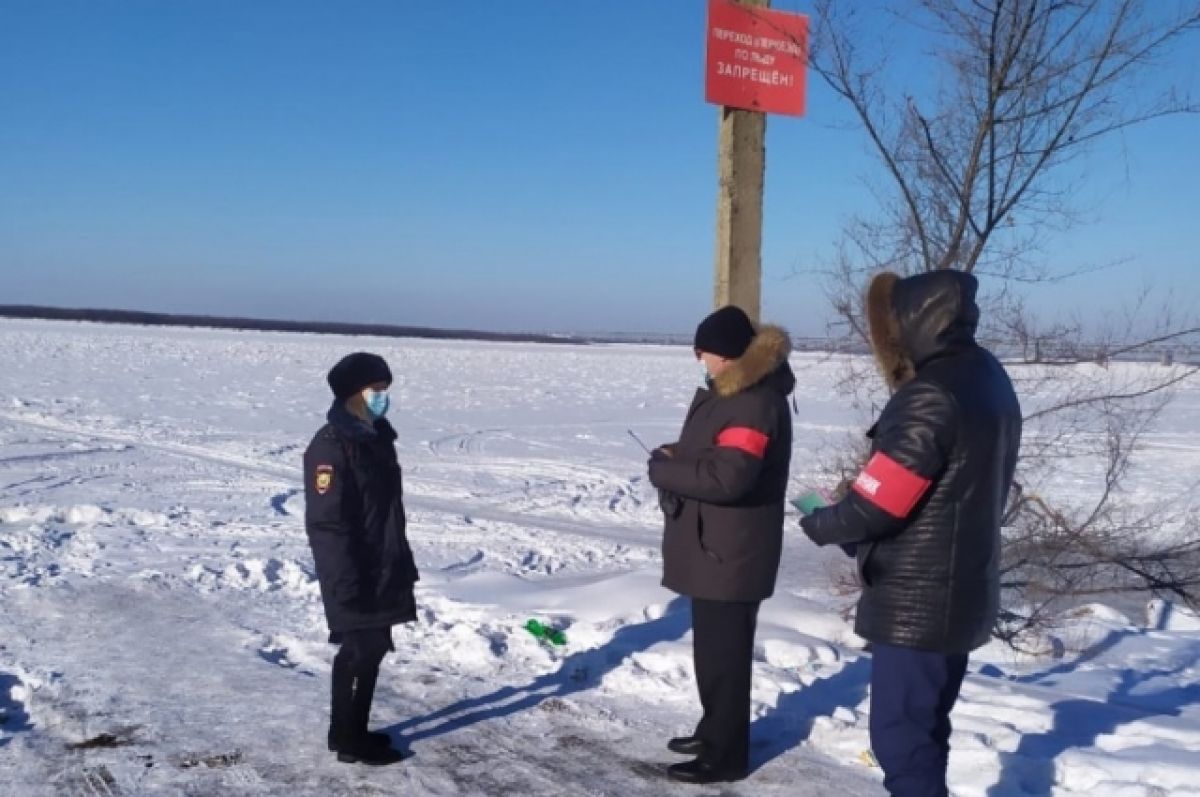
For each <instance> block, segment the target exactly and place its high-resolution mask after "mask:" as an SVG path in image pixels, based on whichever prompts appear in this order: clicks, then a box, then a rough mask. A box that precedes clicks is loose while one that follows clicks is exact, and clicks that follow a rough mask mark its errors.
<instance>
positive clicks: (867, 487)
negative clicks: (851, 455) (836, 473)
mask: <svg viewBox="0 0 1200 797" xmlns="http://www.w3.org/2000/svg"><path fill="white" fill-rule="evenodd" d="M931 484H933V482H931V481H930V480H929V479H926V478H925V477H923V476H919V475H917V474H916V473H913V472H912V471H911V470H909V469H908V468H906V467H904V466H903V465H901V464H900V463H899V462H897V461H896V460H894V459H892V458H891V457H889V456H888V455H887V454H884V453H883V452H882V451H881V452H879V453H877V454H875V456H873V457H871V461H870V462H868V463H867V467H866V468H864V469H863V472H862V473H860V474H858V478H857V479H855V480H854V492H856V493H858V494H859V495H861V496H862V497H863V498H865V499H867V500H868V501H870V502H871V503H872V504H874V505H875V506H877V507H879V508H880V509H882V510H883V511H884V512H887V513H888V514H889V515H891V516H892V517H898V518H906V517H908V513H909V512H911V511H912V509H913V507H914V506H916V505H917V502H918V501H920V500H921V496H923V495H925V492H926V491H927V490H928V489H929V486H930V485H931Z"/></svg>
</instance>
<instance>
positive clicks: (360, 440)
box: [304, 352, 417, 764]
mask: <svg viewBox="0 0 1200 797" xmlns="http://www.w3.org/2000/svg"><path fill="white" fill-rule="evenodd" d="M328 381H329V386H330V388H332V390H333V395H334V401H333V406H332V407H330V409H329V413H328V415H327V416H326V417H327V420H328V423H327V424H325V426H323V427H321V429H320V431H318V432H317V434H316V436H315V437H313V440H312V443H310V444H309V446H308V449H307V450H306V451H305V452H304V494H305V501H306V503H305V514H304V520H305V528H306V530H307V532H308V541H309V544H310V545H311V546H312V552H313V559H314V560H315V562H316V566H317V578H318V580H319V581H320V584H321V600H322V602H323V603H324V606H325V619H326V621H327V622H328V624H329V630H330V635H329V640H330V641H331V642H335V643H339V644H340V645H341V648H340V649H339V651H338V653H337V655H336V656H335V657H334V659H333V700H332V703H333V705H332V710H331V715H330V723H329V738H328V742H329V749H330V750H334V751H336V752H337V754H338V755H337V757H338V760H339V761H344V762H347V763H354V762H362V763H366V764H390V763H393V762H395V761H399V760H401V759H402V758H403V757H404V754H403V753H402V752H400V751H397V750H394V749H392V747H391V741H390V739H389V738H388V736H387V735H386V734H383V733H370V732H368V731H367V721H368V718H369V716H370V712H371V700H372V698H373V697H374V694H375V682H376V679H377V678H378V676H379V664H380V662H382V661H383V657H384V656H385V655H386V654H387V652H388V651H389V650H393V649H394V648H393V647H392V636H391V627H392V626H393V625H395V624H397V623H408V622H412V621H413V620H415V619H416V604H415V601H414V598H413V584H414V583H415V582H416V580H417V568H416V565H415V564H414V563H413V555H412V550H411V549H410V548H409V545H408V538H407V536H406V534H405V518H404V504H403V500H402V497H403V488H402V485H401V475H400V464H399V462H398V461H397V458H396V448H395V440H396V431H395V430H394V429H393V428H392V425H391V424H390V423H388V422H387V420H386V419H385V418H384V414H385V413H386V412H387V408H388V394H387V388H388V386H389V385H390V384H391V381H392V374H391V371H390V370H389V369H388V366H387V363H386V362H384V360H383V358H382V357H379V356H377V355H374V354H367V353H365V352H357V353H355V354H350V355H348V356H346V357H344V358H343V359H342V360H341V361H339V362H338V363H337V365H335V366H334V367H333V369H332V370H330V372H329V376H328Z"/></svg>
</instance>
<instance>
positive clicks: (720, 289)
mask: <svg viewBox="0 0 1200 797" xmlns="http://www.w3.org/2000/svg"><path fill="white" fill-rule="evenodd" d="M740 1H741V3H742V4H743V5H748V6H760V7H764V8H765V7H768V6H770V4H771V3H770V0H740ZM718 114H719V115H720V133H719V139H718V141H719V143H718V146H717V175H718V184H717V185H718V188H717V251H716V281H715V284H714V291H713V294H714V295H713V299H714V306H715V307H721V306H723V305H727V304H736V305H737V306H738V307H740V308H742V309H743V310H745V311H746V314H747V315H748V316H750V319H751V320H752V321H754V322H755V323H758V321H759V317H760V314H761V307H762V208H763V176H764V172H765V171H766V143H765V141H766V131H767V116H766V114H763V113H759V112H757V111H743V110H739V109H736V108H729V107H725V106H722V107H721V108H720V109H719V110H718Z"/></svg>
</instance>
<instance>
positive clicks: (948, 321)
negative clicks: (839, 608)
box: [801, 271, 1021, 797]
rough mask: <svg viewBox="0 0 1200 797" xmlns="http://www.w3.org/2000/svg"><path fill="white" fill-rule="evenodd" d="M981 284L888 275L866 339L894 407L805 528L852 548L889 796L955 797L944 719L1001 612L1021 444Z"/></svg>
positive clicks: (873, 289)
mask: <svg viewBox="0 0 1200 797" xmlns="http://www.w3.org/2000/svg"><path fill="white" fill-rule="evenodd" d="M976 288H977V283H976V281H975V278H974V277H972V276H971V275H969V274H965V273H962V272H958V271H936V272H931V273H926V274H919V275H917V276H913V277H907V278H904V279H900V278H898V277H897V276H896V275H895V274H881V275H879V276H877V277H876V278H875V279H874V280H873V281H872V283H871V286H870V288H869V290H868V294H867V314H868V321H869V326H870V334H871V341H872V345H873V348H874V351H875V355H876V358H877V360H878V361H879V364H880V367H881V370H882V371H883V374H884V376H885V378H886V379H887V381H888V384H889V387H890V388H891V389H892V390H893V395H892V397H891V399H890V400H889V401H888V403H887V405H886V406H885V407H884V408H883V412H882V414H881V415H880V417H879V420H878V422H877V423H876V425H875V427H874V428H873V429H872V430H871V432H869V433H868V434H869V436H870V437H871V438H872V448H871V457H870V459H869V461H868V462H867V465H866V467H865V469H864V470H863V471H862V473H860V474H859V476H858V478H857V480H856V481H855V482H854V484H853V487H852V489H851V490H850V492H849V493H848V494H847V495H846V497H845V498H843V499H842V500H841V501H840V502H838V503H837V504H835V505H834V506H831V507H826V508H823V509H818V510H816V511H815V512H813V513H812V514H810V515H808V516H807V517H805V518H804V519H803V520H802V521H801V524H802V526H803V528H804V531H805V533H806V534H808V536H809V537H810V538H812V540H813V541H814V542H816V543H817V544H819V545H829V544H848V543H849V544H855V543H856V544H857V557H858V569H859V575H860V577H861V581H862V585H863V591H862V596H861V598H860V599H859V602H858V613H857V618H856V620H855V631H856V632H857V633H858V634H859V636H862V637H864V638H866V639H867V640H869V641H870V643H871V652H872V659H873V663H872V668H871V717H870V730H871V747H872V749H873V750H874V752H875V756H876V758H877V759H878V760H879V763H880V765H881V766H882V768H883V772H884V785H885V786H886V787H887V788H888V791H889V792H890V793H891V794H893V795H905V796H906V797H907V796H909V795H914V796H915V795H921V797H933V796H934V795H945V794H947V790H946V764H947V759H948V756H949V752H950V711H951V709H952V708H953V707H954V703H955V701H956V700H957V699H958V692H959V688H960V686H961V684H962V680H963V676H964V674H965V672H966V666H967V655H968V654H969V653H970V652H971V651H972V650H974V649H975V648H977V647H979V646H980V645H983V644H984V643H985V642H987V641H988V638H989V636H990V634H991V630H992V627H993V624H994V623H995V621H996V616H997V613H998V611H999V601H1000V580H999V563H1000V522H1001V517H1002V515H1003V512H1004V508H1005V504H1006V502H1007V499H1008V491H1009V487H1010V485H1011V484H1012V480H1013V471H1014V469H1015V467H1016V463H1017V450H1018V447H1019V445H1020V439H1021V409H1020V406H1019V405H1018V403H1017V397H1016V394H1015V393H1014V391H1013V387H1012V383H1011V382H1010V381H1009V378H1008V375H1007V374H1006V373H1005V371H1004V368H1003V367H1002V366H1001V365H1000V363H999V362H998V361H997V360H996V358H995V357H993V356H992V355H991V354H990V353H989V352H988V351H987V350H985V349H983V348H982V347H980V346H979V345H978V344H977V343H976V342H975V328H976V325H977V323H978V320H979V308H978V306H977V305H976V304H975V292H976Z"/></svg>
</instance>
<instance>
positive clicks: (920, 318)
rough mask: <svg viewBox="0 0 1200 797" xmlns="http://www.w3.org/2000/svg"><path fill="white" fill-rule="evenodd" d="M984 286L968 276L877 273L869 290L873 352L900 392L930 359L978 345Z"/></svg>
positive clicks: (957, 273)
mask: <svg viewBox="0 0 1200 797" xmlns="http://www.w3.org/2000/svg"><path fill="white" fill-rule="evenodd" d="M978 287H979V283H978V281H977V280H976V279H975V277H973V276H972V275H970V274H966V273H964V272H962V271H953V270H945V271H930V272H926V273H923V274H916V275H914V276H911V277H903V278H901V277H900V276H899V275H897V274H894V273H892V272H890V271H885V272H883V273H882V274H877V275H876V276H875V277H874V278H873V279H872V280H871V284H870V285H869V286H868V287H867V296H866V308H865V309H866V316H867V325H868V331H869V334H870V337H871V350H872V351H873V352H874V354H875V362H876V364H877V365H878V366H879V370H880V372H881V373H882V374H883V378H884V379H885V380H886V381H887V384H888V387H889V388H890V389H891V390H892V391H895V390H897V389H899V388H900V386H901V385H903V384H904V383H905V382H908V381H909V380H911V379H912V378H913V377H914V376H916V373H917V370H918V369H919V368H920V367H921V366H922V365H924V364H925V363H926V362H928V361H929V360H932V359H934V358H935V357H939V356H942V355H945V354H952V353H954V352H955V351H960V350H962V349H964V348H967V347H970V346H974V345H975V329H976V327H977V326H978V324H979V307H978V305H976V304H975V293H976V291H977V290H978Z"/></svg>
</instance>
